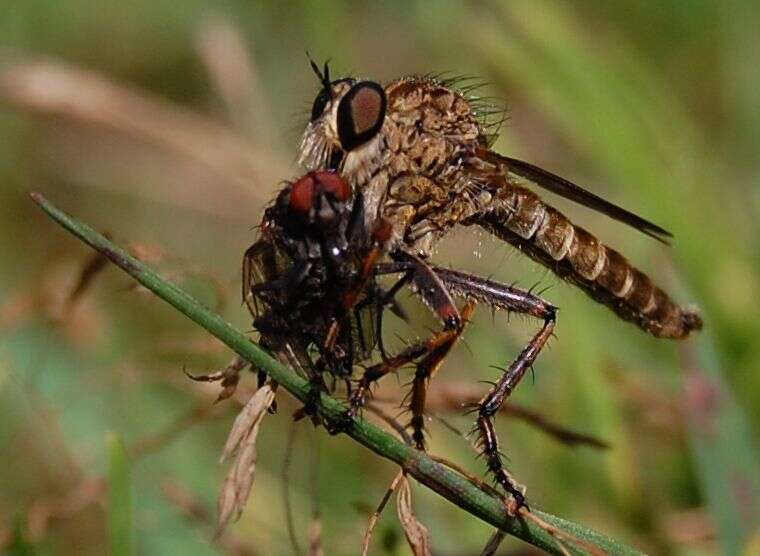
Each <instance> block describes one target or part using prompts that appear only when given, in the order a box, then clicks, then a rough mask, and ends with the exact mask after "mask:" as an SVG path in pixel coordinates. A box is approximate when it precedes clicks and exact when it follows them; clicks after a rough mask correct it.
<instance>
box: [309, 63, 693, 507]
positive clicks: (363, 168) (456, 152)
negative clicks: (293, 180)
mask: <svg viewBox="0 0 760 556" xmlns="http://www.w3.org/2000/svg"><path fill="white" fill-rule="evenodd" d="M311 65H312V69H313V70H314V71H315V73H316V74H317V76H318V78H319V80H320V84H321V87H322V88H321V90H320V91H319V93H318V95H317V96H316V98H315V100H314V104H313V108H312V113H311V118H310V121H309V123H308V125H307V127H306V130H305V132H304V134H303V138H302V141H301V145H300V150H299V162H300V163H301V164H302V165H303V166H304V167H305V168H306V169H307V170H310V171H316V170H324V169H331V170H336V171H338V172H339V173H340V174H341V176H343V178H344V179H346V180H347V181H348V183H349V184H350V186H351V188H352V189H353V190H354V191H356V192H358V193H360V194H361V195H362V197H363V205H364V209H363V219H364V224H363V225H364V227H365V228H366V229H370V230H371V229H374V227H375V226H377V222H379V221H383V222H385V223H387V225H388V226H389V227H390V234H389V239H388V241H387V242H385V243H384V249H385V250H386V253H387V254H388V256H389V258H390V259H392V261H391V262H387V263H381V264H379V265H378V268H379V269H380V270H381V271H383V272H391V271H393V270H396V271H398V272H400V273H405V274H403V275H404V276H407V277H409V276H410V275H412V276H414V275H415V274H416V275H419V274H420V273H423V272H426V273H428V274H429V275H431V276H433V277H435V279H436V280H434V282H435V285H436V287H435V288H430V289H427V290H420V289H419V288H417V291H418V292H420V293H421V294H422V296H423V299H424V300H425V301H426V304H427V305H428V306H430V307H432V308H433V309H434V310H435V312H436V313H437V314H438V315H439V316H440V317H441V319H442V322H443V323H444V325H445V326H444V330H454V331H461V326H462V324H461V323H462V321H463V319H462V314H461V312H460V311H459V310H458V309H457V308H456V306H455V305H454V303H453V301H452V299H451V297H452V296H456V295H460V296H463V297H465V298H467V299H469V300H470V301H471V302H472V301H480V302H483V303H486V304H489V305H492V306H500V307H504V308H507V309H509V310H511V311H516V312H521V313H525V314H529V315H533V316H535V317H538V318H540V319H542V320H543V326H542V327H541V329H540V330H539V332H538V333H537V334H536V335H535V336H534V337H533V339H532V340H531V341H530V343H529V344H528V346H527V347H526V348H525V349H524V350H523V351H522V352H521V353H520V355H519V356H518V357H517V359H516V360H515V361H514V362H512V364H510V365H509V366H508V367H507V368H506V369H505V372H504V373H503V375H502V376H501V378H500V379H499V381H498V382H497V383H496V384H495V385H494V386H493V388H492V389H491V390H490V391H489V392H488V393H487V394H486V396H485V397H484V398H483V399H482V400H481V402H480V404H479V406H478V408H477V413H478V418H477V424H476V430H477V431H478V433H479V439H480V444H481V447H482V450H483V453H484V455H485V459H486V462H487V466H488V469H489V471H491V472H492V473H493V474H494V476H495V478H496V480H497V481H498V482H499V483H500V484H501V486H502V487H503V488H505V489H506V491H507V492H509V493H510V494H512V495H513V496H514V497H515V498H516V499H517V502H518V503H522V498H521V494H520V493H519V492H517V491H516V489H515V486H514V484H513V483H512V481H511V479H510V478H509V476H508V474H507V473H506V471H505V470H504V467H503V465H502V461H501V456H500V454H499V449H498V440H497V437H496V433H495V430H494V427H493V416H494V415H495V413H496V412H497V411H498V409H499V407H500V406H501V404H502V403H503V402H504V400H505V399H506V398H507V397H508V396H509V394H510V393H511V392H512V390H513V389H514V388H515V386H516V385H517V384H518V382H519V381H520V379H521V378H522V377H523V375H524V374H525V371H526V370H527V369H528V368H529V367H530V366H531V365H532V364H533V362H534V361H535V359H536V357H537V356H538V354H539V352H540V351H541V349H542V348H543V346H544V345H545V344H546V342H547V340H548V338H549V337H550V336H551V334H552V331H553V329H554V324H555V315H556V310H555V308H554V307H553V306H552V305H551V304H550V303H548V302H546V301H544V300H542V299H540V298H537V297H535V296H533V295H531V294H528V293H527V292H522V291H516V290H514V289H505V287H504V286H503V285H501V284H495V283H493V282H491V281H489V280H484V279H482V278H477V277H473V276H470V275H468V274H466V273H462V272H458V271H453V270H448V271H444V269H438V270H436V269H435V268H434V267H432V266H431V265H429V263H428V262H427V259H428V258H429V255H430V253H431V249H432V247H433V245H434V244H435V242H436V241H437V240H438V239H439V238H440V237H442V236H443V235H444V234H446V233H447V232H448V231H449V230H451V229H452V228H453V227H454V226H456V225H464V226H473V225H476V226H480V227H481V228H484V229H485V230H487V231H489V232H491V233H492V234H494V235H496V236H497V237H499V238H500V239H502V240H504V241H506V242H508V243H510V244H512V245H513V246H515V247H517V248H518V249H519V250H520V251H521V252H523V253H525V254H526V255H528V256H529V257H530V258H532V259H533V260H535V261H537V262H539V263H540V264H542V265H544V266H546V267H547V268H549V269H550V270H551V271H552V272H554V273H555V274H557V275H558V276H559V277H561V278H563V279H564V280H566V281H568V282H570V283H572V284H574V285H575V286H577V287H578V288H580V289H581V290H583V291H584V292H586V294H588V295H589V296H590V297H591V298H592V299H594V300H596V301H597V302H599V303H601V304H603V305H605V306H606V307H608V308H609V309H611V310H612V311H614V312H615V313H616V314H617V315H618V316H619V317H621V318H622V319H624V320H626V321H630V322H632V323H634V324H635V325H637V326H638V327H639V328H640V329H642V330H644V331H646V332H648V333H650V334H652V335H654V336H655V337H658V338H672V339H683V338H686V337H687V336H689V334H690V333H691V332H693V331H696V330H699V329H700V328H701V327H702V320H701V317H700V315H699V313H698V312H697V311H696V310H694V309H687V308H683V307H681V306H680V305H678V304H677V303H676V302H675V301H673V300H672V299H671V298H670V297H669V296H668V295H667V294H666V293H665V292H664V291H663V290H662V289H660V288H659V287H657V286H655V285H654V284H653V283H652V281H651V280H650V279H649V278H648V277H647V276H646V275H645V274H644V273H643V272H641V271H640V270H638V269H636V268H635V267H634V266H633V265H632V264H631V263H629V262H628V261H627V260H626V259H625V258H624V257H623V256H622V255H621V254H620V253H618V252H617V251H616V250H614V249H612V248H611V247H609V246H607V245H605V244H603V243H602V242H601V241H600V240H598V239H597V238H596V237H595V236H593V235H592V234H591V233H589V232H588V231H586V230H584V229H583V228H581V227H580V226H577V225H575V224H573V223H572V222H571V221H570V220H569V219H568V218H567V217H565V216H564V215H563V214H562V213H560V212H559V211H557V210H556V209H554V208H553V207H551V206H549V205H547V204H546V203H545V202H544V201H542V200H541V198H540V197H539V196H538V195H537V194H536V193H534V192H533V191H532V190H531V189H529V188H528V186H534V187H541V188H544V189H547V190H549V191H551V192H553V193H556V194H559V195H561V196H563V197H565V198H568V199H570V200H573V201H575V202H577V203H580V204H582V205H585V206H587V207H590V208H592V209H595V210H597V211H599V212H602V213H603V214H606V215H608V216H610V217H611V218H613V219H615V220H618V221H620V222H623V223H625V224H628V225H630V226H632V227H634V228H636V229H638V230H639V231H641V232H643V233H645V234H647V235H648V236H650V237H652V238H654V239H656V240H658V241H661V242H663V243H667V242H668V238H669V237H671V235H670V234H669V233H668V232H667V231H665V230H664V229H663V228H661V227H659V226H657V225H655V224H653V223H651V222H649V221H647V220H645V219H643V218H641V217H639V216H636V215H635V214H633V213H631V212H628V211H627V210H625V209H622V208H620V207H618V206H616V205H613V204H612V203H610V202H608V201H605V200H604V199H602V198H600V197H598V196H596V195H594V194H593V193H591V192H589V191H586V190H585V189H582V188H581V187H579V186H577V185H575V184H573V183H571V182H569V181H567V180H565V179H563V178H561V177H559V176H556V175H554V174H552V173H550V172H548V171H546V170H543V169H541V168H538V167H536V166H534V165H532V164H529V163H527V162H523V161H520V160H517V159H514V158H509V157H506V156H502V155H500V154H498V153H496V152H494V151H492V150H491V149H490V146H491V144H492V142H493V139H494V134H493V133H492V132H493V129H491V128H489V126H488V125H486V124H485V123H484V121H483V118H482V112H483V109H484V107H483V106H480V105H479V104H478V102H477V101H474V100H473V99H471V98H468V96H467V94H468V93H467V91H466V88H464V89H463V90H457V83H456V80H448V81H447V80H440V79H435V78H431V77H403V78H400V79H397V80H395V81H392V82H390V83H389V84H387V85H385V86H382V85H380V84H379V83H376V82H374V81H370V80H361V79H355V78H341V79H336V80H333V79H331V78H330V74H329V68H328V66H327V64H325V66H324V67H323V69H321V70H320V69H319V68H318V67H317V66H316V64H314V62H312V63H311ZM407 280H412V278H407ZM469 307H470V305H468V306H465V308H466V309H467V310H468V312H469V311H471V309H470V308H469ZM446 346H448V347H450V342H449V343H447V344H446ZM448 347H446V348H443V347H442V348H440V350H439V351H441V350H443V351H446V350H447V349H448ZM430 357H432V356H430ZM433 359H434V361H433V362H432V363H433V364H432V366H431V365H428V366H429V367H431V368H435V367H437V365H439V364H440V358H438V357H434V358H433ZM419 368H420V367H419V364H418V373H419ZM428 370H429V369H428ZM423 374H424V369H423ZM430 374H431V373H430V372H428V373H427V376H430ZM419 397H420V399H421V403H422V405H423V407H422V408H418V411H419V413H420V414H421V412H422V410H423V409H424V394H420V396H419Z"/></svg>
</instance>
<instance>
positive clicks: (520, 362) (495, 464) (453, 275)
mask: <svg viewBox="0 0 760 556" xmlns="http://www.w3.org/2000/svg"><path fill="white" fill-rule="evenodd" d="M433 270H434V271H435V273H436V275H437V276H438V277H439V278H440V279H441V281H442V282H443V283H444V284H445V285H446V286H447V287H448V288H449V291H451V292H452V293H453V294H454V295H457V296H461V297H467V298H470V299H476V300H478V301H480V302H482V303H485V304H487V305H490V306H491V307H493V308H495V309H505V310H507V311H513V312H517V313H521V314H525V315H530V316H533V317H536V318H540V319H542V320H543V321H544V324H543V326H542V327H541V329H540V330H539V331H538V333H537V334H536V335H535V336H534V337H533V339H532V340H531V341H530V343H529V344H528V345H527V346H526V347H525V349H523V350H522V352H521V353H520V355H519V356H518V357H517V359H515V361H514V362H513V363H512V364H511V365H510V366H509V367H508V368H507V369H506V370H505V371H504V374H503V375H502V376H501V378H500V379H499V381H498V382H497V383H496V384H494V385H493V387H492V388H491V390H490V391H489V392H488V393H487V394H486V395H485V396H484V397H483V399H481V400H480V402H479V403H478V406H477V411H478V420H477V424H476V427H477V431H478V434H479V444H480V448H481V450H482V451H483V455H484V456H485V459H486V465H487V466H488V470H489V471H490V472H491V473H493V475H494V476H495V478H496V481H497V482H498V483H499V484H500V485H501V486H502V488H504V490H506V491H507V492H508V493H509V494H511V495H512V496H513V498H514V500H515V502H516V504H517V506H518V508H519V507H520V506H523V505H525V496H524V494H523V492H522V490H520V489H519V488H518V486H517V485H516V483H515V482H514V481H513V480H512V478H511V477H510V476H509V473H507V471H506V469H505V468H504V465H503V463H502V461H501V454H500V452H499V440H498V438H497V436H496V430H495V428H494V424H493V418H494V416H495V415H496V413H497V412H498V411H499V409H500V408H501V406H502V404H503V403H504V400H506V399H507V398H508V397H509V395H510V394H511V393H512V391H513V390H514V389H515V387H516V386H517V384H518V383H519V382H520V380H521V379H522V377H523V376H524V375H525V372H526V371H527V370H528V369H529V368H530V367H531V365H533V363H534V361H535V360H536V357H538V354H539V353H540V352H541V349H543V347H544V346H545V345H546V342H547V341H548V340H549V338H550V337H551V335H552V332H553V331H554V325H555V322H556V316H557V308H556V307H554V306H553V305H551V304H550V303H548V302H546V301H544V300H543V299H541V298H540V297H538V296H536V295H533V294H532V293H530V292H527V291H525V290H522V289H520V288H516V287H514V286H508V285H506V284H502V283H499V282H496V281H494V280H489V279H486V278H480V277H477V276H471V275H469V274H466V273H464V272H458V271H456V270H449V269H446V268H440V267H434V268H433Z"/></svg>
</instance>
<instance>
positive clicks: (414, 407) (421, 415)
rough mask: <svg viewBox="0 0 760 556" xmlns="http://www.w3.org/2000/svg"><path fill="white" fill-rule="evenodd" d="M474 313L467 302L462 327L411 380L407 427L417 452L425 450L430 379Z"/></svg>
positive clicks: (426, 361)
mask: <svg viewBox="0 0 760 556" xmlns="http://www.w3.org/2000/svg"><path fill="white" fill-rule="evenodd" d="M474 312H475V302H474V301H468V302H467V305H465V306H464V308H463V309H462V313H461V323H462V325H461V326H460V327H458V328H457V329H456V330H454V331H453V332H454V333H453V334H451V336H450V338H449V339H448V341H446V342H445V343H442V344H441V345H440V346H439V347H437V348H435V349H433V350H432V351H431V352H430V353H429V354H428V355H426V356H425V357H424V358H423V359H422V360H421V361H420V362H419V363H417V370H416V371H415V373H414V379H413V380H412V392H411V397H410V401H409V409H410V410H411V412H412V418H411V420H410V422H409V425H410V426H411V427H412V439H413V440H414V444H415V446H416V447H417V449H419V450H424V449H425V399H426V397H427V389H428V384H429V383H430V379H431V378H432V377H433V375H435V373H437V372H438V369H439V368H440V367H441V365H442V364H443V360H444V359H445V358H446V356H447V355H448V354H449V352H450V351H451V348H452V347H453V346H454V343H456V341H457V339H458V338H459V337H460V336H461V335H462V332H463V331H464V326H465V324H466V323H467V322H468V321H469V320H470V318H471V317H472V314H473V313H474Z"/></svg>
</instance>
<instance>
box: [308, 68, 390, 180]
mask: <svg viewBox="0 0 760 556" xmlns="http://www.w3.org/2000/svg"><path fill="white" fill-rule="evenodd" d="M311 67H312V69H313V70H314V73H315V74H316V75H317V78H318V79H319V82H320V85H321V87H322V88H321V89H320V91H319V93H318V94H317V96H316V98H315V99H314V103H313V105H312V110H311V119H310V121H309V124H308V125H307V127H306V131H305V132H304V135H303V138H302V140H301V148H300V159H299V162H300V163H301V164H303V165H304V166H305V167H306V168H307V169H308V170H316V169H323V168H328V169H333V170H338V169H342V168H343V167H344V166H346V165H351V164H352V160H354V159H358V160H362V159H365V158H366V157H367V156H373V154H374V153H375V152H376V151H378V150H379V149H378V140H379V138H380V135H381V134H380V131H381V130H382V127H383V124H384V122H385V113H386V107H387V100H386V96H385V91H384V90H383V88H382V86H380V84H378V83H376V82H374V81H368V80H360V79H355V78H342V79H336V80H331V79H330V68H329V66H328V65H327V64H326V63H325V65H324V67H323V69H321V70H320V69H319V67H318V66H317V64H315V63H314V61H311ZM354 164H355V162H354Z"/></svg>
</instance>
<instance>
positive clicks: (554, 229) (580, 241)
mask: <svg viewBox="0 0 760 556" xmlns="http://www.w3.org/2000/svg"><path fill="white" fill-rule="evenodd" d="M468 223H474V224H478V225H480V226H482V227H484V228H486V229H487V230H488V231H490V232H491V233H493V234H494V235H496V236H497V237H499V238H501V239H503V240H505V241H507V242H509V243H510V244H512V245H514V246H515V247H517V248H519V249H520V250H521V251H522V252H523V253H525V254H526V255H528V256H529V257H531V258H532V259H533V260H535V261H537V262H539V263H541V264H543V265H545V266H547V267H548V268H550V269H551V270H552V271H553V272H554V273H556V274H557V275H559V276H560V277H562V278H564V279H565V280H567V281H569V282H571V283H573V284H575V285H576V286H578V287H579V288H581V289H582V290H583V291H585V292H586V293H587V294H588V295H590V296H591V297H592V298H593V299H595V300H596V301H598V302H599V303H602V304H604V305H606V306H607V307H609V308H610V309H612V310H613V311H614V312H615V313H616V314H617V315H618V316H620V317H621V318H623V319H625V320H627V321H631V322H634V323H635V324H637V325H638V326H639V327H641V328H642V329H643V330H645V331H647V332H649V333H651V334H653V335H654V336H657V337H658V338H675V339H678V338H685V337H686V336H688V335H689V333H690V332H691V331H693V330H695V329H699V328H701V325H702V321H701V319H700V317H699V314H698V313H696V312H695V311H691V310H688V309H684V308H682V307H680V306H679V305H677V304H676V303H675V302H674V301H673V300H672V299H671V298H670V297H669V296H668V295H667V294H666V293H665V292H664V291H662V290H661V289H660V288H658V287H657V286H655V285H654V284H653V283H652V281H651V280H650V279H649V277H648V276H646V275H645V274H644V273H643V272H641V271H640V270H638V269H637V268H635V267H634V266H633V265H631V264H630V263H629V262H628V260H627V259H626V258H625V257H623V255H621V254H620V253H618V252H617V251H615V250H614V249H612V248H611V247H608V246H606V245H605V244H603V243H602V242H601V241H599V239H597V238H596V237H595V236H594V235H592V234H591V233H589V232H587V231H586V230H584V229H583V228H581V227H579V226H576V225H574V224H573V223H572V222H570V220H569V219H568V218H566V217H565V216H564V215H563V214H562V213H561V212H559V211H557V210H555V209H553V208H552V207H550V206H548V205H546V204H545V203H543V202H542V201H541V199H540V198H539V197H538V195H536V194H535V193H533V192H532V191H529V190H527V189H523V188H521V187H516V186H511V185H510V186H507V187H504V188H503V189H502V190H501V191H500V192H499V193H498V195H497V196H496V197H495V199H494V203H493V205H492V208H491V209H489V210H488V211H486V212H484V213H483V214H478V215H477V216H475V217H472V218H471V219H470V220H469V221H467V222H465V224H468Z"/></svg>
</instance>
